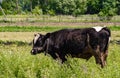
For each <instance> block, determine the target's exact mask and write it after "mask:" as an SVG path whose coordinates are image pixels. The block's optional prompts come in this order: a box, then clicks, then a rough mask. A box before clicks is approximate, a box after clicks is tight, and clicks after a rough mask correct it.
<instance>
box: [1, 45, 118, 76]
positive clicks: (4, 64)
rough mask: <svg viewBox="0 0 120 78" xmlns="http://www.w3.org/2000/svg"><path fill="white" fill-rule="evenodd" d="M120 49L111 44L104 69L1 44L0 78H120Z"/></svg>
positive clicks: (84, 62) (90, 63)
mask: <svg viewBox="0 0 120 78" xmlns="http://www.w3.org/2000/svg"><path fill="white" fill-rule="evenodd" d="M119 47H120V45H116V44H111V45H110V48H109V56H108V60H107V66H106V67H105V68H103V69H101V68H100V66H99V65H96V64H95V60H94V58H93V57H92V58H91V59H90V60H89V61H87V62H86V61H85V60H83V59H78V58H68V61H67V62H66V63H65V64H60V62H59V61H56V60H53V59H52V58H51V57H50V56H49V55H47V56H45V55H44V54H43V53H41V54H38V55H36V56H33V55H31V54H30V50H31V48H32V47H31V46H28V45H22V46H17V45H15V44H14V45H9V46H8V45H2V44H0V78H119V77H120V58H119V51H120V48H119Z"/></svg>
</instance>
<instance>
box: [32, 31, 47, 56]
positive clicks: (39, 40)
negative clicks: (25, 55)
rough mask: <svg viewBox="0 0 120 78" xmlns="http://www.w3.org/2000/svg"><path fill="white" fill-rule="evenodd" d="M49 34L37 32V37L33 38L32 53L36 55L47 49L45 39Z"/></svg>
mask: <svg viewBox="0 0 120 78" xmlns="http://www.w3.org/2000/svg"><path fill="white" fill-rule="evenodd" d="M48 35H49V33H48V34H46V35H42V34H39V33H38V34H35V37H34V39H33V48H32V50H31V54H32V55H36V54H38V53H41V52H43V51H45V45H46V43H45V41H46V39H47V38H48Z"/></svg>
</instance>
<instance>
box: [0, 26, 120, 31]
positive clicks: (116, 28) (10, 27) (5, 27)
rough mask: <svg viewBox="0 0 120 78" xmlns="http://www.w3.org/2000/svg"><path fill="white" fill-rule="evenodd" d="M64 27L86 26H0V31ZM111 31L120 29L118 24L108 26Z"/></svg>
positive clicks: (45, 29)
mask: <svg viewBox="0 0 120 78" xmlns="http://www.w3.org/2000/svg"><path fill="white" fill-rule="evenodd" d="M64 28H86V26H69V27H68V26H40V27H39V26H0V32H35V31H37V32H41V31H45V32H51V31H55V30H59V29H64ZM109 28H110V29H111V30H112V31H118V30H120V26H110V27H109Z"/></svg>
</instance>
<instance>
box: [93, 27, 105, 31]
mask: <svg viewBox="0 0 120 78" xmlns="http://www.w3.org/2000/svg"><path fill="white" fill-rule="evenodd" d="M93 28H94V29H95V30H96V31H97V32H99V31H100V30H102V28H103V27H101V26H96V27H93Z"/></svg>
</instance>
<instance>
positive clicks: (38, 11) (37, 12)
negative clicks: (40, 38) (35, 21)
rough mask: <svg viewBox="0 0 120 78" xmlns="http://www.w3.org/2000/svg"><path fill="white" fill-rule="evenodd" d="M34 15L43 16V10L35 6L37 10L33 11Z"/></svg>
mask: <svg viewBox="0 0 120 78" xmlns="http://www.w3.org/2000/svg"><path fill="white" fill-rule="evenodd" d="M32 13H33V14H35V15H42V14H43V12H42V9H40V8H39V6H35V8H34V9H33V10H32Z"/></svg>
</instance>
